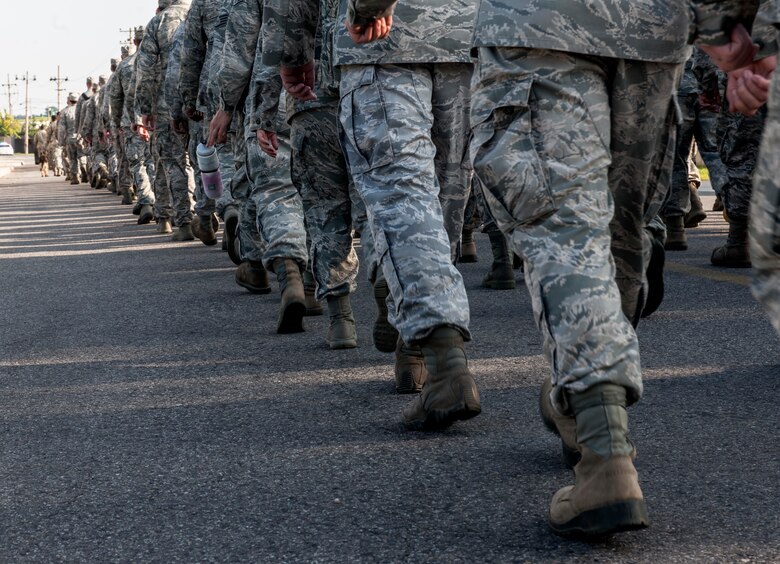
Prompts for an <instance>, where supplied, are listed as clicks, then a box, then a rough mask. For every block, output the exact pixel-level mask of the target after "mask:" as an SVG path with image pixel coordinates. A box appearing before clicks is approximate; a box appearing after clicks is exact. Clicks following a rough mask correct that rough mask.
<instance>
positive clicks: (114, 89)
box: [108, 66, 125, 129]
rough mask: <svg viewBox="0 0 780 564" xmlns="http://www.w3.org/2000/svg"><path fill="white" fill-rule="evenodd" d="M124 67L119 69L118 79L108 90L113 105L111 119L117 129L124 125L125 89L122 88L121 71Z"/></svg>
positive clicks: (110, 103) (110, 102)
mask: <svg viewBox="0 0 780 564" xmlns="http://www.w3.org/2000/svg"><path fill="white" fill-rule="evenodd" d="M122 68H123V67H121V66H120V68H118V69H117V71H116V72H117V77H116V80H114V82H113V83H112V84H111V89H110V90H109V91H108V93H109V95H108V97H109V105H110V106H111V121H112V123H113V124H114V127H115V128H116V129H119V128H120V127H122V110H123V109H124V101H125V95H124V89H123V88H122V77H121V76H119V73H120V72H121V71H122Z"/></svg>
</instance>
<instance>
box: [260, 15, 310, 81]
mask: <svg viewBox="0 0 780 564" xmlns="http://www.w3.org/2000/svg"><path fill="white" fill-rule="evenodd" d="M319 9H320V3H319V0H266V2H265V11H264V12H263V29H264V30H265V33H266V37H267V38H268V41H266V42H265V44H264V48H263V64H264V65H266V66H269V67H278V66H280V65H282V66H285V67H299V66H302V65H304V64H306V63H308V62H310V61H313V60H314V45H315V35H316V31H317V24H318V23H319Z"/></svg>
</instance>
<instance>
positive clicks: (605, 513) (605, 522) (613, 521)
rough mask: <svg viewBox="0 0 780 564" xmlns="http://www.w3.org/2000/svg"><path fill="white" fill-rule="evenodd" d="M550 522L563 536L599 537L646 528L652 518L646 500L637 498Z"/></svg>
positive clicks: (556, 531) (555, 530)
mask: <svg viewBox="0 0 780 564" xmlns="http://www.w3.org/2000/svg"><path fill="white" fill-rule="evenodd" d="M548 523H549V525H550V528H551V529H552V530H553V532H555V533H556V534H558V535H561V536H565V537H572V538H597V537H604V536H607V535H611V534H613V533H622V532H625V531H636V530H639V529H646V528H647V527H649V526H650V518H649V517H648V516H647V506H646V505H645V502H644V500H639V499H637V500H631V501H623V502H620V503H614V504H612V505H607V506H606V507H599V508H597V509H591V510H590V511H585V512H583V513H580V514H579V515H577V516H576V517H575V518H574V519H572V520H570V521H567V522H566V523H553V522H552V521H551V520H548Z"/></svg>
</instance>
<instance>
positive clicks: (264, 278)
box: [236, 261, 271, 294]
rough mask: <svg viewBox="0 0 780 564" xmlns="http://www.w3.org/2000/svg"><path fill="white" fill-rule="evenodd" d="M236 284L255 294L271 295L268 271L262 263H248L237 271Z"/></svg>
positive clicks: (242, 264) (243, 264)
mask: <svg viewBox="0 0 780 564" xmlns="http://www.w3.org/2000/svg"><path fill="white" fill-rule="evenodd" d="M236 284H238V285H239V286H241V287H242V288H246V289H247V290H249V291H250V292H252V293H253V294H270V293H271V285H270V284H269V283H268V271H267V270H266V269H265V267H263V263H262V262H255V261H247V262H244V263H241V265H240V266H239V267H238V268H237V269H236Z"/></svg>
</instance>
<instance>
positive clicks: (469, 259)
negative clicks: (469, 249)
mask: <svg viewBox="0 0 780 564" xmlns="http://www.w3.org/2000/svg"><path fill="white" fill-rule="evenodd" d="M458 262H479V258H478V257H477V255H463V256H462V257H460V258H459V259H458Z"/></svg>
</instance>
